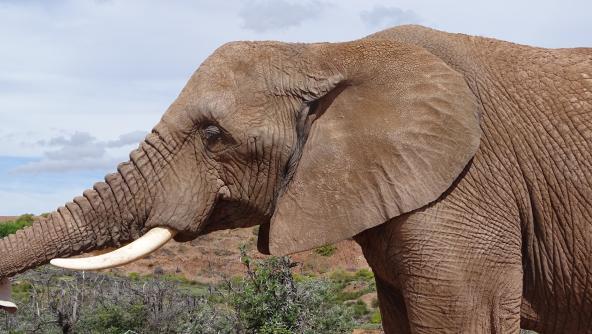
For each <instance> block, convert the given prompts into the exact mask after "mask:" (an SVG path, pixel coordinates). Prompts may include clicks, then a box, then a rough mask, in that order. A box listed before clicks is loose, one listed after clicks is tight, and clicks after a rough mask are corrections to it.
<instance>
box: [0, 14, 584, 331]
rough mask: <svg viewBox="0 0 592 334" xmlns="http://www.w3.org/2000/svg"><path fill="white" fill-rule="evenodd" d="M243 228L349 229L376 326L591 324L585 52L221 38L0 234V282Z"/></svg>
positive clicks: (303, 234) (283, 243) (302, 236)
mask: <svg viewBox="0 0 592 334" xmlns="http://www.w3.org/2000/svg"><path fill="white" fill-rule="evenodd" d="M256 225H259V235H258V241H257V246H258V249H259V251H260V252H262V253H265V254H273V255H283V254H291V253H294V252H298V251H302V250H306V249H311V248H314V247H318V246H321V245H325V244H330V243H334V242H337V241H339V240H343V239H348V238H353V239H354V240H355V241H356V242H357V243H358V244H359V245H360V246H361V248H362V251H363V253H364V256H365V258H366V259H367V261H368V263H369V265H370V266H371V268H372V270H373V272H374V274H375V280H376V285H377V292H378V300H379V305H380V310H381V313H382V319H383V328H384V330H385V332H386V333H518V332H519V330H520V328H521V327H522V328H527V329H532V330H536V331H538V332H540V333H592V268H591V266H590V265H591V264H592V48H572V49H544V48H537V47H531V46H525V45H518V44H513V43H509V42H505V41H500V40H495V39H491V38H485V37H476V36H468V35H463V34H452V33H447V32H443V31H438V30H433V29H430V28H427V27H422V26H416V25H405V26H399V27H394V28H390V29H387V30H384V31H380V32H377V33H375V34H372V35H370V36H367V37H365V38H362V39H359V40H354V41H350V42H341V43H309V44H306V43H283V42H275V41H255V42H253V41H251V42H231V43H227V44H224V45H223V46H221V47H220V48H218V49H217V50H216V51H215V52H214V53H213V54H212V55H211V56H209V57H208V58H207V59H206V60H205V61H204V62H203V63H202V64H201V65H200V66H199V68H198V69H197V70H196V71H195V73H194V74H193V75H192V76H191V78H190V79H189V81H188V83H187V85H186V86H185V87H184V88H183V90H182V91H181V93H180V94H179V96H178V97H177V98H176V100H175V101H174V102H173V103H172V104H171V105H170V107H169V108H168V109H167V110H166V112H165V113H164V115H163V116H162V118H161V120H160V121H159V122H158V123H157V124H156V126H155V127H154V128H153V130H152V132H151V133H149V134H148V135H147V136H146V138H145V140H143V141H142V142H141V143H140V144H139V146H138V148H137V149H136V150H134V151H132V152H131V153H130V159H129V161H127V162H124V163H122V164H120V165H119V166H118V167H117V172H116V173H113V174H109V175H107V176H106V177H105V181H104V182H98V183H96V184H94V186H93V187H92V189H89V190H86V191H84V192H83V195H82V196H79V197H76V198H74V199H73V201H72V202H69V203H67V204H65V205H64V206H62V207H60V208H58V209H57V210H56V211H55V212H52V213H51V214H50V215H49V216H48V217H47V218H45V219H43V220H41V221H39V222H37V223H35V224H33V225H32V226H30V227H28V228H26V229H24V230H21V231H19V232H18V233H16V234H13V235H10V236H8V237H6V238H4V239H2V240H1V241H0V254H2V257H1V259H0V279H4V282H5V283H6V282H7V280H6V279H7V278H8V277H11V276H13V275H15V274H17V273H21V272H23V271H26V270H28V269H30V268H33V267H36V266H39V265H43V264H46V263H48V262H49V261H50V260H52V259H53V260H52V263H54V264H56V265H60V266H63V267H69V268H73V269H87V270H88V269H98V268H104V267H109V266H115V265H119V264H122V263H127V262H129V261H132V260H134V259H136V258H138V257H141V256H143V255H145V254H147V253H149V252H151V251H153V250H154V249H156V248H157V247H158V246H160V245H161V244H163V243H165V242H167V241H168V240H170V239H171V238H172V239H174V240H176V241H178V242H186V241H190V240H193V239H195V238H196V237H198V236H200V235H204V234H207V233H209V232H212V231H216V230H221V229H234V228H242V227H251V226H256ZM129 242H132V244H130V245H128V246H125V247H124V248H121V249H119V250H116V251H115V252H114V253H110V254H104V255H101V256H99V257H95V258H84V259H82V260H80V259H69V257H71V256H74V255H78V254H81V253H84V252H89V251H92V250H96V249H101V248H106V247H121V246H122V245H124V244H127V243H129ZM0 291H2V290H0ZM4 295H6V293H5V294H4ZM7 298H8V297H4V299H7ZM2 305H4V307H5V308H10V307H12V304H10V302H9V301H8V300H6V301H5V302H4V304H2Z"/></svg>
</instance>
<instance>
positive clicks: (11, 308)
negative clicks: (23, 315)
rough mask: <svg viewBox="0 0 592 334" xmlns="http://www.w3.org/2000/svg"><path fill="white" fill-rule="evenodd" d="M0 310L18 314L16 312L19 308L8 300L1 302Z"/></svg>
mask: <svg viewBox="0 0 592 334" xmlns="http://www.w3.org/2000/svg"><path fill="white" fill-rule="evenodd" d="M0 309H3V310H5V311H6V312H9V313H14V312H16V310H18V307H17V306H16V304H15V303H13V302H9V301H6V300H0Z"/></svg>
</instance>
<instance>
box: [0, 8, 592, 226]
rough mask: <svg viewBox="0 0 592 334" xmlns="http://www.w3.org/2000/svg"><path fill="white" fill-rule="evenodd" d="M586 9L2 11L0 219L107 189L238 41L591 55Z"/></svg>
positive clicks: (51, 207) (591, 36)
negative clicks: (444, 39) (376, 36)
mask: <svg viewBox="0 0 592 334" xmlns="http://www.w3.org/2000/svg"><path fill="white" fill-rule="evenodd" d="M591 12H592V1H589V0H579V1H576V0H537V1H524V0H522V1H521V0H511V1H509V0H497V1H475V0H457V1H443V0H423V1H422V0H401V1H387V0H367V1H353V0H293V1H292V0H275V1H271V0H253V1H238V0H225V1H199V0H193V1H189V0H187V1H183V0H178V1H175V0H169V1H165V0H162V1H156V0H154V1H149V0H148V1H147V0H0V216H1V215H18V214H22V213H25V212H31V213H36V214H39V213H42V212H48V211H52V210H54V209H56V208H57V207H58V206H60V205H63V204H64V203H65V202H67V201H69V200H70V199H72V198H73V197H74V196H77V195H79V194H81V193H82V191H83V190H84V189H86V188H89V187H92V184H93V183H94V182H97V181H101V180H102V179H103V177H104V175H105V174H107V173H109V172H112V171H114V170H115V167H116V166H117V163H118V162H121V161H125V160H127V159H128V154H129V152H130V151H131V150H132V149H134V148H135V147H137V144H138V142H139V141H140V140H141V139H142V138H143V137H144V136H145V135H146V133H148V132H149V131H150V129H151V128H152V127H153V126H154V125H155V124H156V123H157V122H158V120H159V119H160V117H161V115H162V113H163V112H164V111H165V110H166V108H167V107H168V106H169V104H170V103H172V102H173V100H174V99H175V98H176V96H177V95H178V93H179V92H180V90H181V89H182V88H183V86H184V84H185V82H186V81H187V80H188V78H189V77H190V76H191V74H192V73H193V72H194V71H195V70H196V69H197V67H198V66H199V64H200V63H201V62H202V61H203V60H204V59H205V58H206V57H207V56H208V55H209V54H211V53H212V52H213V51H214V50H215V49H216V48H217V47H218V46H220V45H222V44H224V43H225V42H229V41H234V40H281V41H288V42H320V41H327V42H336V41H347V40H353V39H357V38H360V37H363V36H365V35H368V34H370V33H373V32H376V31H379V30H382V29H384V28H387V27H391V26H396V25H401V24H409V23H414V24H421V25H425V26H429V27H432V28H436V29H440V30H445V31H450V32H462V33H466V34H474V35H482V36H488V37H494V38H499V39H504V40H509V41H513V42H516V43H523V44H530V45H537V46H542V47H553V48H556V47H575V46H592V20H590V18H589V13H591Z"/></svg>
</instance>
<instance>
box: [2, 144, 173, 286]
mask: <svg viewBox="0 0 592 334" xmlns="http://www.w3.org/2000/svg"><path fill="white" fill-rule="evenodd" d="M147 141H148V138H147ZM158 157H160V158H162V156H161V155H158V154H157V152H156V149H155V148H154V146H153V145H149V144H146V142H144V143H142V145H140V148H139V149H137V150H135V151H133V152H132V153H131V154H130V161H128V162H125V163H122V164H120V165H119V166H118V172H117V173H113V174H109V175H107V176H106V177H105V182H98V183H96V184H95V185H94V187H93V189H89V190H86V191H85V192H84V193H83V196H79V197H76V198H74V200H73V201H72V202H69V203H67V204H66V205H65V206H63V207H60V208H59V209H58V210H57V211H55V212H52V213H51V214H50V215H49V216H48V217H46V218H43V219H42V220H40V221H38V222H35V223H34V224H33V225H32V226H30V227H27V228H25V229H23V230H20V231H18V232H17V233H16V234H12V235H10V236H8V237H6V238H4V239H2V240H0V280H2V279H3V278H6V277H10V276H13V275H15V274H17V273H21V272H24V271H26V270H27V269H30V268H34V267H37V266H39V265H43V264H46V263H48V262H49V261H50V260H51V259H53V258H56V257H70V256H74V255H78V254H81V253H84V252H89V251H92V250H97V249H102V248H106V247H119V246H121V245H122V244H125V243H127V242H129V241H132V240H134V239H137V238H138V237H140V236H141V235H142V234H143V232H145V231H144V225H145V222H146V220H147V219H148V217H149V214H150V211H151V208H152V203H153V197H154V194H155V193H156V191H158V189H157V188H156V187H157V184H158V182H147V180H148V179H151V180H152V179H153V178H157V177H158V174H159V173H158V171H157V170H158V163H159V161H158V160H159V158H158Z"/></svg>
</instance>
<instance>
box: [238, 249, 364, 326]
mask: <svg viewBox="0 0 592 334" xmlns="http://www.w3.org/2000/svg"><path fill="white" fill-rule="evenodd" d="M241 259H242V261H243V264H244V265H245V267H246V271H247V274H246V276H245V277H244V278H243V280H242V281H241V282H239V284H236V285H234V286H233V285H232V284H229V291H230V300H231V304H232V306H233V307H234V309H235V312H236V314H237V316H238V320H239V322H240V324H239V325H240V328H242V330H243V331H239V332H240V333H243V332H246V333H270V334H271V333H274V334H284V333H306V334H309V333H310V334H312V333H328V334H333V333H335V334H336V333H345V332H348V331H351V330H352V329H353V327H354V325H355V324H356V322H355V320H354V316H355V315H356V312H355V310H354V308H353V307H351V306H349V305H342V304H339V302H338V301H337V300H336V299H335V298H334V295H335V293H336V289H338V288H339V287H338V286H337V285H335V284H333V283H332V282H331V281H330V280H327V279H323V278H321V279H303V280H301V281H299V282H296V280H295V279H294V276H293V275H292V269H293V268H294V267H295V266H296V265H297V264H296V263H294V262H292V260H291V259H290V258H289V257H272V258H269V259H267V260H264V261H254V260H252V259H251V258H249V257H248V256H247V255H246V253H245V250H244V248H243V249H241Z"/></svg>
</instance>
